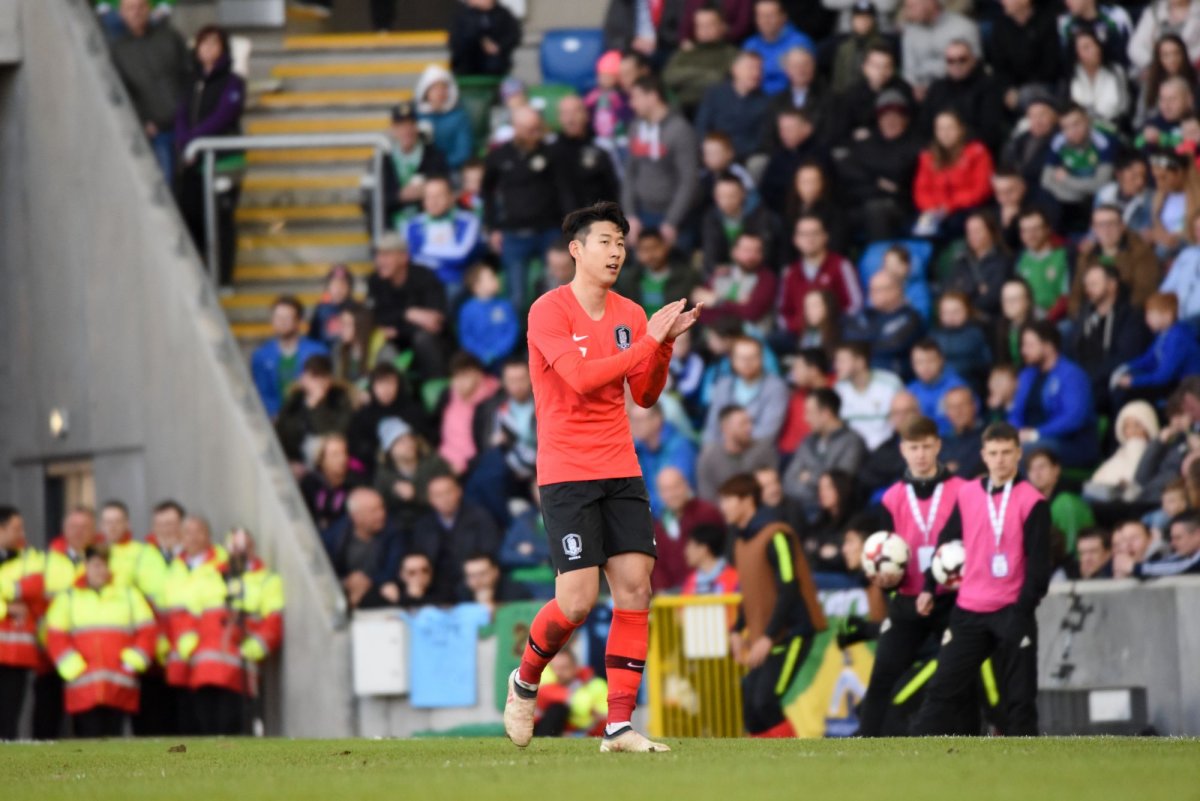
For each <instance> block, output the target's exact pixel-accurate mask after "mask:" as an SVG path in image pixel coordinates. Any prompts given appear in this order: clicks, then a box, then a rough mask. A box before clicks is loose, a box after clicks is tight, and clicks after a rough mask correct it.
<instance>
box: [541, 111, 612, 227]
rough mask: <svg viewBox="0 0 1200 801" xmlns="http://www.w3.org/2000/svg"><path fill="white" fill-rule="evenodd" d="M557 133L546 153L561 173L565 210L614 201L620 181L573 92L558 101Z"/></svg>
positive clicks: (606, 151)
mask: <svg viewBox="0 0 1200 801" xmlns="http://www.w3.org/2000/svg"><path fill="white" fill-rule="evenodd" d="M558 125H559V133H558V135H557V136H556V137H555V138H554V142H553V143H552V144H551V145H550V153H551V156H552V157H553V158H554V162H555V163H556V164H557V165H558V169H559V170H560V171H561V172H562V175H563V183H564V185H565V188H566V192H567V197H566V198H564V200H563V208H564V209H565V210H573V209H580V208H583V207H584V206H590V205H592V204H593V203H596V202H598V201H601V200H610V201H612V202H614V203H615V202H616V201H618V200H619V199H620V197H621V183H620V181H619V180H618V179H617V169H616V167H615V166H614V164H613V159H612V156H611V155H610V153H609V151H608V150H606V149H605V148H603V147H601V146H600V145H599V144H597V143H596V140H595V137H594V136H592V131H591V127H590V125H589V123H588V110H587V106H586V105H585V104H584V101H583V100H582V99H581V98H579V97H577V96H576V95H568V96H567V97H564V98H563V99H562V100H560V101H558Z"/></svg>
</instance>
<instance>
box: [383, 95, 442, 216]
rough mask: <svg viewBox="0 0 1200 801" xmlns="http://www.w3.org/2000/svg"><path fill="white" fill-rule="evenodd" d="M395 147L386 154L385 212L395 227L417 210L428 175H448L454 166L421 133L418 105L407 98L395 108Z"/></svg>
mask: <svg viewBox="0 0 1200 801" xmlns="http://www.w3.org/2000/svg"><path fill="white" fill-rule="evenodd" d="M388 133H389V136H390V137H391V139H392V143H393V144H392V147H391V149H390V150H388V152H387V153H385V154H384V170H383V214H384V219H385V220H387V221H388V224H389V225H390V226H391V227H392V228H396V229H399V227H400V225H401V224H402V222H403V221H404V220H405V219H406V218H408V217H409V216H411V215H413V214H416V213H417V211H418V210H419V209H420V207H421V201H422V200H423V199H424V197H425V179H426V178H429V177H431V176H434V175H446V174H448V173H449V172H450V166H449V165H448V164H447V163H446V156H445V155H444V154H443V153H442V151H441V149H440V148H438V146H437V145H435V144H433V143H432V142H426V141H425V140H424V139H422V137H421V131H420V129H419V128H418V127H417V106H416V104H415V103H411V102H407V101H406V102H404V103H401V104H399V105H398V106H396V107H395V108H393V109H392V127H391V129H390V131H389V132H388Z"/></svg>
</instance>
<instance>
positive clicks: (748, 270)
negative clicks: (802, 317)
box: [692, 232, 779, 323]
mask: <svg viewBox="0 0 1200 801" xmlns="http://www.w3.org/2000/svg"><path fill="white" fill-rule="evenodd" d="M730 255H731V256H732V259H733V264H732V265H731V266H729V267H718V268H717V269H716V270H715V271H714V272H713V277H712V279H711V280H710V281H709V282H708V285H707V286H702V287H697V288H696V289H693V290H692V302H693V303H703V304H704V306H705V308H704V310H703V311H702V312H700V321H701V322H702V323H712V322H713V321H715V320H719V319H720V318H722V317H731V316H732V317H737V318H738V319H740V320H743V321H745V322H747V323H765V322H767V321H768V320H769V319H770V317H771V315H772V314H773V313H774V309H775V291H776V289H777V288H778V287H779V279H778V278H776V277H775V273H773V272H771V269H770V267H769V266H768V265H767V262H766V248H765V246H764V243H763V240H762V237H760V236H758V235H757V234H751V233H748V232H743V233H742V234H740V235H739V236H738V238H737V240H736V241H735V242H734V245H733V251H732V253H731V254H730Z"/></svg>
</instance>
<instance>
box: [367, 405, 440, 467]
mask: <svg viewBox="0 0 1200 801" xmlns="http://www.w3.org/2000/svg"><path fill="white" fill-rule="evenodd" d="M388 417H398V418H400V419H401V420H403V421H404V422H406V423H408V425H409V427H411V428H412V429H413V431H414V432H415V433H417V434H419V435H420V436H422V437H424V438H425V440H426V441H427V442H429V443H430V444H434V445H436V444H437V440H438V428H437V426H435V425H433V424H432V423H430V421H429V415H427V414H425V407H424V406H422V405H421V404H420V403H419V402H418V401H416V400H415V399H413V398H412V397H411V396H409V395H408V394H407V389H406V388H405V387H404V386H403V385H401V388H400V392H399V393H398V394H397V396H396V399H395V400H394V401H392V402H391V403H390V404H388V405H387V406H384V405H383V404H382V403H380V402H379V401H378V400H376V399H375V397H374V396H372V397H371V400H370V402H369V403H367V405H366V406H363V407H362V408H361V409H359V410H358V411H356V412H355V413H354V417H352V418H351V419H350V428H349V430H348V431H347V433H346V439H347V440H349V443H350V455H351V456H353V457H354V458H355V459H357V460H358V461H359V462H361V463H362V465H363V467H364V468H365V469H366V471H367V475H368V476H372V475H374V473H375V467H376V466H377V465H378V459H377V457H378V455H379V450H380V445H379V424H380V423H381V422H382V421H383V420H385V419H386V418H388Z"/></svg>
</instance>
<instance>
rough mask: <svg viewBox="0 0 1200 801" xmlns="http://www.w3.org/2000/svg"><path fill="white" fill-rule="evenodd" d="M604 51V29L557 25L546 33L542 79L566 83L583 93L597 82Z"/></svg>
mask: <svg viewBox="0 0 1200 801" xmlns="http://www.w3.org/2000/svg"><path fill="white" fill-rule="evenodd" d="M603 54H604V33H603V32H602V31H600V30H599V29H592V28H556V29H554V30H549V31H546V33H545V34H544V35H543V36H542V49H541V64H542V81H543V82H545V83H565V84H568V85H570V86H573V87H575V91H576V92H579V93H580V94H581V95H582V94H586V93H588V92H590V91H592V89H593V88H594V87H595V86H596V62H597V61H598V60H599V59H600V56H601V55H603Z"/></svg>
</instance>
